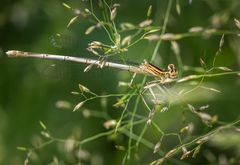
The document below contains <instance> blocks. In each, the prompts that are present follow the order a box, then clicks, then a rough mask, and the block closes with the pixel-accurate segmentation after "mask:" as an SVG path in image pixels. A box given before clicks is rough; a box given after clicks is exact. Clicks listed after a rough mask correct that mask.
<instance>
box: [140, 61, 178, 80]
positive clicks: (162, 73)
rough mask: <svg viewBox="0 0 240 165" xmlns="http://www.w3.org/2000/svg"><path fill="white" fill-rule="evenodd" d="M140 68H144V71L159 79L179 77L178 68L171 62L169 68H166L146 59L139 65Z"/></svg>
mask: <svg viewBox="0 0 240 165" xmlns="http://www.w3.org/2000/svg"><path fill="white" fill-rule="evenodd" d="M139 68H140V69H142V72H144V73H146V74H148V75H150V76H153V77H156V78H158V79H167V78H171V79H172V78H176V77H177V69H176V68H175V66H174V64H169V65H168V69H167V70H164V69H161V68H159V67H157V66H155V65H153V64H151V63H148V62H147V61H146V60H144V63H143V64H141V65H139Z"/></svg>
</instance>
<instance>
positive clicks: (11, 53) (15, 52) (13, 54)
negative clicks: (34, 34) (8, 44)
mask: <svg viewBox="0 0 240 165" xmlns="http://www.w3.org/2000/svg"><path fill="white" fill-rule="evenodd" d="M6 54H7V56H8V57H16V56H24V55H25V53H24V52H22V51H19V50H8V51H6Z"/></svg>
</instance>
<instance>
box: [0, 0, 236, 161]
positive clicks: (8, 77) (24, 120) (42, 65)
mask: <svg viewBox="0 0 240 165" xmlns="http://www.w3.org/2000/svg"><path fill="white" fill-rule="evenodd" d="M114 2H115V1H114ZM167 2H168V1H167V0H162V1H156V0H149V1H147V0H141V1H139V0H131V1H127V0H122V1H116V3H119V4H120V5H121V7H120V8H119V11H118V15H117V18H116V23H117V24H118V23H120V22H131V23H136V24H138V23H139V22H141V21H143V20H144V19H145V18H146V12H147V9H148V6H149V5H153V20H154V21H155V22H154V24H156V25H162V23H163V20H164V16H165V12H166V8H167ZM67 3H68V4H70V5H71V6H72V7H73V8H78V9H80V10H84V8H85V7H89V5H88V2H87V1H80V0H70V1H67ZM179 3H180V7H181V14H180V15H179V14H177V11H176V1H173V6H172V9H171V14H170V18H169V22H168V26H167V30H166V31H167V32H169V33H184V32H187V31H188V29H189V28H191V27H194V26H202V27H209V28H217V29H225V30H230V31H237V30H238V31H239V29H237V27H236V26H235V24H234V18H237V19H240V12H239V9H240V2H239V0H211V1H208V0H193V1H192V3H189V2H188V1H187V0H186V1H179ZM0 4H1V5H0V54H1V57H0V92H1V93H0V164H23V162H24V159H25V158H26V154H25V153H24V152H21V151H18V150H17V149H16V147H18V146H26V147H31V146H32V144H34V143H40V142H41V141H44V138H40V136H39V135H40V131H41V128H40V126H39V120H41V121H43V122H44V123H45V124H46V125H47V127H48V129H49V130H50V131H51V134H52V135H54V136H55V137H59V138H62V139H68V138H71V137H74V138H76V139H84V138H87V137H89V136H93V135H95V134H97V133H100V132H104V131H106V129H105V128H104V127H103V122H104V120H103V119H98V118H90V119H86V118H84V117H83V115H82V112H81V111H79V112H74V113H73V112H72V111H71V109H70V110H62V109H58V108H56V106H55V103H56V102H57V101H58V100H68V101H70V103H71V104H72V105H75V104H76V103H78V101H80V99H79V97H78V96H75V95H72V94H71V93H70V92H71V91H77V90H78V84H79V83H81V84H84V85H86V86H87V87H89V88H90V89H91V90H93V91H95V92H96V93H99V94H104V93H105V94H107V93H120V92H122V91H123V90H122V89H119V87H118V81H128V80H130V78H131V76H130V75H129V73H125V72H121V71H120V72H119V71H116V70H110V69H103V70H98V69H91V71H90V72H88V73H83V69H84V67H85V66H83V65H81V64H79V65H76V64H70V63H65V62H54V61H44V60H33V59H9V58H7V57H6V55H5V53H4V52H5V51H7V50H11V49H16V50H25V51H34V52H46V53H52V54H68V55H74V56H91V55H90V53H89V52H88V51H87V50H86V47H87V44H88V43H89V42H91V41H93V40H98V41H105V42H109V41H106V40H105V39H106V37H105V36H106V35H105V34H104V32H103V30H96V31H94V32H93V33H92V34H90V35H88V36H86V35H84V32H85V30H86V29H87V28H88V27H89V26H90V25H91V23H89V22H88V21H87V20H85V19H84V18H83V19H81V18H80V19H79V21H77V22H76V23H75V24H73V25H72V26H71V27H70V28H66V25H67V24H68V22H69V20H70V19H71V18H72V17H73V16H74V14H73V13H72V12H71V11H70V10H68V9H66V8H64V7H63V6H62V2H61V1H57V0H51V1H41V0H35V1H31V0H11V1H10V0H3V1H1V3H0ZM94 5H95V7H96V8H95V9H96V11H98V9H97V5H96V3H94ZM98 14H100V13H98ZM56 33H61V34H63V35H64V36H65V37H64V38H63V39H61V40H59V41H57V43H55V41H54V40H53V39H54V36H55V35H56ZM220 38H221V35H215V36H211V37H208V38H204V37H190V38H185V39H182V40H180V41H178V44H179V46H180V49H181V52H180V55H181V58H182V61H183V64H184V65H189V66H194V67H195V66H200V63H199V59H200V57H203V58H204V59H206V61H207V63H209V64H210V63H211V61H212V59H213V57H214V55H215V53H216V51H217V50H218V45H219V40H220ZM154 46H155V43H154V42H148V41H143V42H141V43H140V44H137V45H136V46H134V47H132V48H131V49H129V51H128V52H127V53H126V59H129V60H131V61H134V62H139V63H141V62H142V61H143V59H148V60H149V59H150V58H151V54H152V52H153V49H154ZM239 46H240V39H239V37H237V35H225V43H224V46H223V50H222V53H221V55H220V56H219V57H218V59H217V63H216V65H217V66H226V67H229V68H232V69H233V70H239V65H240V49H239ZM160 57H161V58H160ZM157 60H159V61H161V60H162V61H161V62H157V61H155V64H159V63H161V64H162V65H163V66H166V65H167V64H168V63H176V59H175V56H174V53H173V52H172V50H171V48H170V44H169V42H164V43H163V44H162V45H161V47H160V50H159V56H158V58H157ZM52 64H55V65H56V66H55V67H52ZM210 81H211V83H212V84H213V85H214V86H215V87H217V89H220V90H221V91H222V93H221V94H218V95H217V97H214V98H213V99H209V100H208V99H205V98H198V99H197V100H195V101H194V103H195V104H197V105H202V104H209V105H210V106H211V112H210V113H211V114H217V115H218V117H219V119H220V120H221V121H225V122H231V121H233V120H235V119H236V118H237V116H239V107H240V102H239V101H240V94H239V93H240V81H239V78H237V77H236V76H224V77H219V78H213V79H211V80H210ZM115 101H116V100H114V99H112V100H111V99H110V100H108V101H107V105H106V106H103V105H102V104H104V103H102V102H101V100H96V101H93V102H91V103H89V104H87V105H85V107H84V108H88V109H93V110H96V111H105V110H106V111H108V112H109V114H110V115H112V116H113V117H114V118H118V117H119V115H120V114H121V111H120V110H119V111H117V110H116V109H115V108H113V107H112V104H114V103H115ZM175 112H176V111H175ZM175 112H170V115H168V116H165V117H168V118H165V120H166V121H168V122H170V121H174V120H179V119H178V118H180V117H181V114H176V116H175ZM166 121H165V122H166ZM174 123H175V122H174ZM175 124H176V123H175ZM169 125H171V123H168V124H166V128H165V129H167V128H169ZM207 130H208V129H206V128H205V126H199V128H198V131H197V132H196V133H204V132H206V131H207ZM121 140H122V141H124V140H127V139H126V137H122V139H120V141H121ZM126 142H127V141H126ZM238 145H239V144H238ZM208 148H211V146H206V150H207V151H208V150H209V149H208ZM84 149H85V150H87V151H88V152H89V153H90V154H91V161H86V164H101V163H102V164H110V163H111V162H115V163H116V164H121V161H122V159H123V155H124V152H123V151H118V150H116V149H115V147H114V142H113V141H111V140H106V138H102V139H100V140H96V141H93V142H91V143H89V144H87V145H86V147H85V148H84ZM143 149H144V148H143ZM239 149H240V148H236V150H237V152H234V151H235V150H234V151H232V150H231V153H232V152H234V153H233V155H231V154H230V155H227V152H224V149H222V148H217V147H216V148H214V149H213V150H214V153H216V156H217V155H219V154H222V153H225V154H226V155H227V156H226V157H231V156H232V157H235V156H236V155H238V154H239V153H240V152H239ZM204 151H205V150H204V149H203V152H202V153H201V154H200V156H199V157H198V158H196V159H193V160H192V159H189V160H187V162H189V163H193V162H194V163H205V162H206V161H207V160H208V159H207V158H206V157H205V156H204ZM139 152H140V153H142V155H143V157H142V159H141V161H139V162H138V163H139V164H146V163H147V162H149V161H151V160H154V159H153V157H152V156H151V155H152V151H150V150H146V151H145V150H142V151H139ZM236 153H238V154H236ZM37 155H38V158H36V160H37V161H35V163H37V164H48V163H51V162H53V158H54V157H57V158H59V159H60V160H62V163H63V164H71V161H68V160H71V153H68V152H67V150H64V147H63V146H61V145H60V144H55V143H54V144H51V145H49V146H47V147H46V148H44V149H42V150H40V151H39V153H38V154H37ZM145 158H146V159H145ZM154 158H157V157H154ZM96 162H97V163H96ZM133 162H134V161H133ZM133 162H131V161H130V162H129V163H130V164H131V163H133ZM135 163H136V162H135ZM30 164H31V162H30ZM33 164H34V163H33ZM72 164H74V163H72Z"/></svg>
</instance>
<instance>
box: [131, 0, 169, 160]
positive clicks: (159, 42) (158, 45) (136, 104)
mask: <svg viewBox="0 0 240 165" xmlns="http://www.w3.org/2000/svg"><path fill="white" fill-rule="evenodd" d="M172 2H173V0H169V1H168V7H167V11H166V16H165V19H164V23H163V29H162V32H161V34H164V33H165V30H166V26H167V22H168V18H169V15H170V11H171V7H172ZM160 45H161V40H159V41H158V42H157V44H156V46H155V49H154V52H153V55H152V58H151V61H153V60H154V59H155V58H156V56H157V52H158V49H159V47H160ZM146 80H147V76H144V78H143V80H142V83H141V87H143V85H144V84H145V83H146ZM140 97H141V96H140V95H138V96H137V98H136V101H135V104H134V108H133V114H132V117H131V119H130V135H132V134H133V120H134V117H135V114H136V111H137V109H138V104H139V101H140ZM131 146H132V137H131V136H130V137H129V141H128V156H127V158H128V159H130V157H131Z"/></svg>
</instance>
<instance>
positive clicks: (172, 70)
mask: <svg viewBox="0 0 240 165" xmlns="http://www.w3.org/2000/svg"><path fill="white" fill-rule="evenodd" d="M168 74H169V78H176V77H177V74H178V72H177V69H176V68H175V66H174V64H169V65H168Z"/></svg>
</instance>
